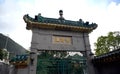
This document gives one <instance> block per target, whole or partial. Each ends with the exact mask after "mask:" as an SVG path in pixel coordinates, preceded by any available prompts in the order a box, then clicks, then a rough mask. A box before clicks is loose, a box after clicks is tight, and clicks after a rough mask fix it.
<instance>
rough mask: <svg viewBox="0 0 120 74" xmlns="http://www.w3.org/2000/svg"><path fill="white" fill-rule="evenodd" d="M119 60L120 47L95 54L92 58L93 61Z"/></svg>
mask: <svg viewBox="0 0 120 74" xmlns="http://www.w3.org/2000/svg"><path fill="white" fill-rule="evenodd" d="M119 61H120V49H117V50H114V51H111V52H109V53H105V54H103V55H100V56H96V57H95V58H94V59H93V63H110V62H119Z"/></svg>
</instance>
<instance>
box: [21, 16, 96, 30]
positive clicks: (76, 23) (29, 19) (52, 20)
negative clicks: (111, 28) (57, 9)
mask: <svg viewBox="0 0 120 74" xmlns="http://www.w3.org/2000/svg"><path fill="white" fill-rule="evenodd" d="M23 19H24V20H25V22H26V23H27V24H30V23H32V22H34V23H44V24H45V23H46V24H55V25H59V26H62V25H63V26H71V27H78V28H84V29H85V30H89V31H92V30H94V29H96V28H97V24H96V23H91V24H90V23H89V22H84V21H82V19H80V20H79V21H71V20H65V19H60V18H58V19H55V18H47V17H43V16H41V15H36V16H35V18H32V17H30V16H29V15H28V14H27V15H24V17H23Z"/></svg>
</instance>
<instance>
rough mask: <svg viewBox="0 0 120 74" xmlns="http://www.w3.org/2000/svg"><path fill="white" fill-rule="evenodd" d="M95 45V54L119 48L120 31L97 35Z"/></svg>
mask: <svg viewBox="0 0 120 74" xmlns="http://www.w3.org/2000/svg"><path fill="white" fill-rule="evenodd" d="M95 47H96V48H95V55H97V56H98V55H101V54H104V53H108V52H110V51H113V50H116V49H118V48H120V32H118V31H117V32H109V33H108V35H107V36H100V37H98V39H97V42H96V43H95Z"/></svg>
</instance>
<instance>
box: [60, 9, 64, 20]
mask: <svg viewBox="0 0 120 74" xmlns="http://www.w3.org/2000/svg"><path fill="white" fill-rule="evenodd" d="M59 15H60V18H59V19H61V20H64V17H63V10H59Z"/></svg>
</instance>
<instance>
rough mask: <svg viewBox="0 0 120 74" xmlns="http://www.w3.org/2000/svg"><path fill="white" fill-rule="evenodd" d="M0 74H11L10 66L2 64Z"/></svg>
mask: <svg viewBox="0 0 120 74" xmlns="http://www.w3.org/2000/svg"><path fill="white" fill-rule="evenodd" d="M0 74H9V65H8V64H5V63H3V62H0Z"/></svg>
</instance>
